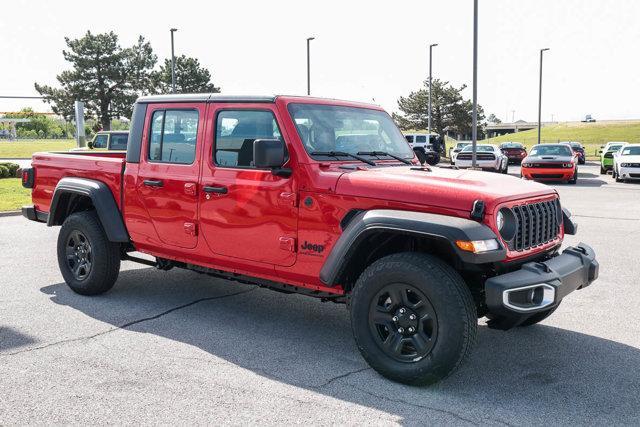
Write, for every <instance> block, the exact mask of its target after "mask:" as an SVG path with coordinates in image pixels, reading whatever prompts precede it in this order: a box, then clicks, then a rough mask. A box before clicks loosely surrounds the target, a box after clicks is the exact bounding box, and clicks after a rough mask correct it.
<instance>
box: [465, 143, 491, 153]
mask: <svg viewBox="0 0 640 427" xmlns="http://www.w3.org/2000/svg"><path fill="white" fill-rule="evenodd" d="M471 151H473V145H467V146H466V147H464V148H463V149H462V153H468V152H471ZM476 152H478V153H493V147H492V146H491V145H478V146H477V147H476Z"/></svg>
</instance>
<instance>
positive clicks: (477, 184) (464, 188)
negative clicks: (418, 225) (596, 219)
mask: <svg viewBox="0 0 640 427" xmlns="http://www.w3.org/2000/svg"><path fill="white" fill-rule="evenodd" d="M336 193H337V194H340V195H345V196H354V197H370V198H376V199H383V200H385V201H397V202H404V203H413V204H421V205H426V206H438V207H442V208H446V209H454V210H463V211H471V208H472V206H473V202H474V201H476V200H478V199H480V200H482V201H484V202H485V204H486V206H487V208H488V209H489V210H491V209H493V207H494V206H495V205H497V204H499V203H503V202H505V201H510V200H518V199H528V198H535V197H540V196H547V195H552V194H556V192H555V190H553V189H552V188H550V187H548V186H546V185H543V184H538V183H536V182H532V181H524V180H522V179H519V178H516V177H513V176H509V175H502V174H497V173H491V172H482V171H471V170H457V169H449V168H439V167H434V168H431V170H427V169H422V168H417V167H410V166H406V167H405V166H395V167H381V168H372V169H368V170H359V171H354V172H348V173H345V174H343V175H342V176H341V177H340V178H339V180H338V183H337V185H336Z"/></svg>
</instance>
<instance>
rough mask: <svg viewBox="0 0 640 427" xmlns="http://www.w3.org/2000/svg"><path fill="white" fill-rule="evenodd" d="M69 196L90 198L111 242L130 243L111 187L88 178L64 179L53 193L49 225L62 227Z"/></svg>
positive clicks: (48, 219)
mask: <svg viewBox="0 0 640 427" xmlns="http://www.w3.org/2000/svg"><path fill="white" fill-rule="evenodd" d="M68 194H76V195H80V196H85V197H89V198H90V199H91V202H92V203H93V206H94V207H95V209H96V212H97V214H98V218H99V219H100V222H101V223H102V227H103V228H104V231H105V233H106V234H107V238H108V239H109V240H110V241H111V242H129V233H127V229H126V227H125V225H124V221H123V220H122V216H121V214H120V209H119V208H118V205H117V204H116V201H115V199H114V197H113V194H112V193H111V190H110V189H109V187H108V186H107V185H106V184H105V183H104V182H100V181H96V180H93V179H87V178H70V177H68V178H62V179H61V180H60V181H58V185H56V189H55V191H54V192H53V197H52V199H51V206H50V208H49V215H48V218H47V225H48V226H53V225H62V223H63V222H64V219H65V218H66V213H67V210H66V206H63V203H65V200H66V199H65V198H63V196H65V195H68Z"/></svg>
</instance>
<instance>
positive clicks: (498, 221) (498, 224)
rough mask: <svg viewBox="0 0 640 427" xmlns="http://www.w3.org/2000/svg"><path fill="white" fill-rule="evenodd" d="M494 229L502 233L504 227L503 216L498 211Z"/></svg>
mask: <svg viewBox="0 0 640 427" xmlns="http://www.w3.org/2000/svg"><path fill="white" fill-rule="evenodd" d="M496 227H498V231H502V227H504V214H503V213H502V211H498V215H496Z"/></svg>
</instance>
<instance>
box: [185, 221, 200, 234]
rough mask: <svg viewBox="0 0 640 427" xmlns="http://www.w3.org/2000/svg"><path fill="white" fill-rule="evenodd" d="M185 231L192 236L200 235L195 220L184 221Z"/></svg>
mask: <svg viewBox="0 0 640 427" xmlns="http://www.w3.org/2000/svg"><path fill="white" fill-rule="evenodd" d="M184 232H185V233H187V234H189V235H190V236H197V235H198V227H197V225H196V224H195V223H193V222H185V223H184Z"/></svg>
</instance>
